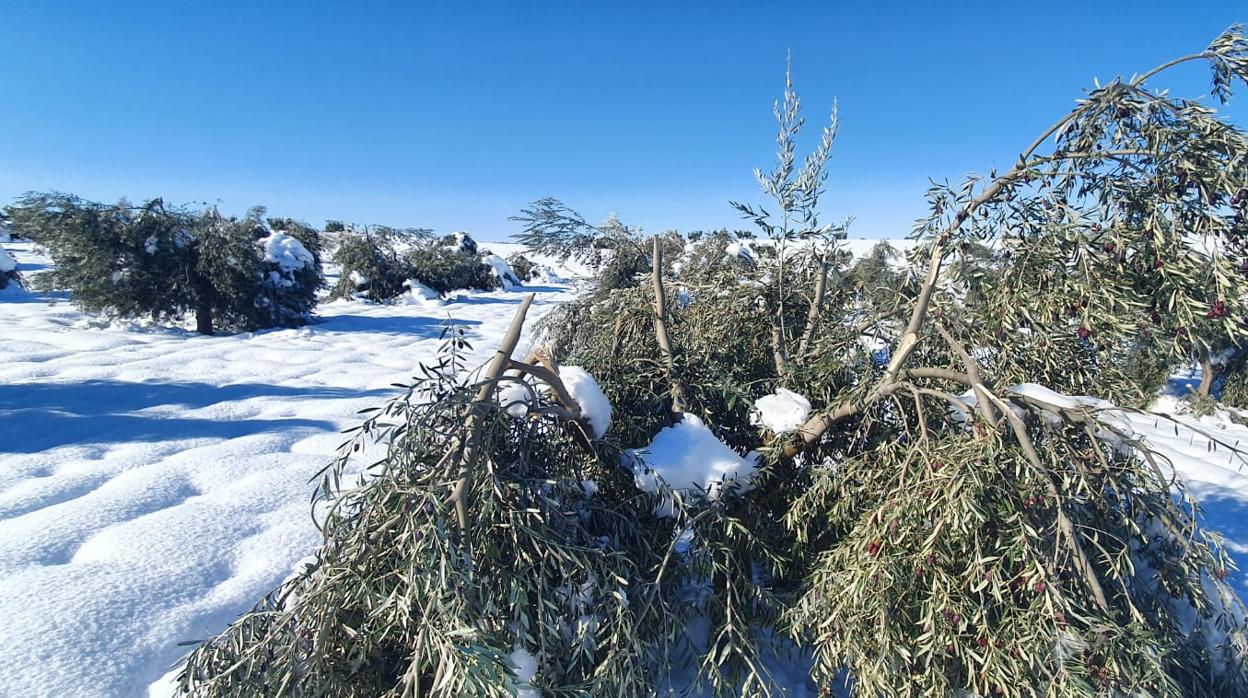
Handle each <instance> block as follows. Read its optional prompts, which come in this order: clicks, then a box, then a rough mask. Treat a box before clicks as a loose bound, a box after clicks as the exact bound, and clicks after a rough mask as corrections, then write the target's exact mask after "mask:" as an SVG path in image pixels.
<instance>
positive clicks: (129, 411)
mask: <svg viewBox="0 0 1248 698" xmlns="http://www.w3.org/2000/svg"><path fill="white" fill-rule="evenodd" d="M868 242H869V243H870V244H867V243H868ZM874 242H875V241H864V242H863V243H862V244H860V245H858V246H857V247H862V248H863V250H861V251H859V250H857V249H855V251H858V252H859V253H861V252H863V251H866V250H869V249H870V246H871V245H873V244H874ZM4 247H5V249H7V250H8V251H10V252H11V253H12V254H13V256H14V257H15V258H16V260H17V262H18V264H19V271H21V272H22V273H24V274H26V275H27V277H28V278H29V276H30V274H32V273H36V272H38V271H39V270H40V269H41V268H43V267H44V266H45V265H46V264H47V261H46V260H45V259H43V258H41V257H40V256H39V255H38V254H36V253H35V251H34V250H32V248H31V246H30V245H28V244H22V243H5V246H4ZM481 247H482V248H483V249H491V250H493V251H494V252H496V253H497V254H499V255H502V256H506V255H508V254H510V253H511V252H514V251H516V250H517V249H518V247H517V246H516V245H511V244H492V243H482V244H481ZM524 291H535V292H536V293H537V299H536V302H535V305H534V308H533V310H532V311H530V316H529V317H530V323H529V324H530V326H532V320H533V319H535V318H536V317H537V316H540V315H541V314H542V313H544V312H546V311H547V310H549V309H550V308H551V307H552V305H553V304H555V303H558V302H560V301H561V300H564V299H566V298H568V297H569V295H570V293H571V292H572V291H571V289H570V287H568V286H566V285H562V284H559V285H547V286H538V287H531V288H528V289H524ZM521 297H522V292H521V291H519V290H517V291H510V292H509V291H498V292H492V293H463V294H459V295H457V296H455V297H453V298H452V299H451V300H449V301H447V302H443V303H440V304H429V303H420V302H415V303H412V304H408V305H395V306H378V305H369V304H365V303H359V302H335V303H329V304H324V305H322V306H320V308H319V309H318V314H319V315H320V317H321V322H319V323H317V324H314V325H310V326H307V327H303V328H299V329H291V330H275V331H268V332H257V333H251V334H243V335H234V336H219V337H200V336H196V335H193V334H190V333H187V332H184V331H181V330H170V329H153V328H145V327H141V326H137V325H136V326H122V325H118V324H112V325H108V324H103V323H99V322H98V321H95V320H93V319H92V318H91V317H89V316H87V315H84V314H82V313H79V312H77V311H76V310H74V309H73V308H72V307H71V306H70V305H69V304H68V303H67V302H65V300H64V298H63V297H62V298H59V299H54V300H57V302H56V303H55V304H51V305H50V304H49V303H48V300H49V299H48V298H47V297H45V296H40V295H37V294H32V293H28V292H26V291H23V290H21V289H17V288H13V287H11V288H9V289H6V290H3V291H0V625H2V627H3V628H4V633H3V639H2V640H0V676H2V677H3V680H2V681H0V695H4V696H10V695H11V696H23V697H25V696H57V697H60V696H142V695H144V694H145V693H146V691H147V687H148V686H149V684H151V683H152V682H154V681H156V680H157V679H158V678H159V677H161V676H162V675H164V674H166V672H167V671H168V670H169V669H170V667H171V665H172V664H173V663H174V662H175V661H176V660H177V659H178V658H179V657H180V656H181V655H183V654H184V653H185V652H186V650H187V648H186V647H183V646H180V645H179V643H180V642H185V641H195V640H198V639H201V638H203V637H205V636H207V635H209V634H211V633H214V632H217V631H219V630H221V629H222V628H223V627H224V626H225V625H226V624H227V623H229V622H230V621H231V620H232V619H233V618H235V617H236V616H237V615H238V614H239V613H240V612H242V611H244V610H245V609H246V608H248V607H249V606H250V605H251V604H252V603H254V602H255V601H256V600H257V599H259V598H260V597H261V595H263V594H264V593H265V592H266V591H268V590H269V589H270V588H272V587H273V586H275V585H276V584H277V583H279V582H280V581H281V580H282V579H284V578H285V577H286V576H287V575H288V574H289V573H290V571H291V569H292V568H293V567H294V565H295V564H296V562H297V561H298V560H299V559H300V558H302V557H304V556H305V555H307V554H309V553H310V552H312V551H313V550H314V549H315V547H316V546H317V544H318V542H319V534H318V531H317V529H316V528H315V526H314V525H313V522H312V520H311V518H310V516H309V501H310V498H311V495H312V491H313V489H314V483H311V482H309V478H310V477H311V476H313V475H314V474H315V473H316V472H317V471H318V470H319V469H320V468H321V467H323V466H324V465H325V464H326V462H327V461H328V459H329V458H330V456H331V455H332V453H333V452H334V449H335V448H336V447H337V446H338V444H339V443H340V442H341V440H342V437H341V435H340V434H339V433H338V432H339V431H340V430H341V429H343V428H345V427H348V426H353V425H355V424H357V423H358V422H359V421H360V418H359V416H358V415H357V414H356V411H357V410H359V409H361V408H364V407H370V406H375V405H377V404H379V403H381V402H383V401H384V400H386V399H387V398H388V397H389V396H391V395H393V394H395V389H394V388H392V387H391V383H394V382H398V381H403V380H405V379H407V378H408V377H409V376H410V375H411V374H412V372H413V369H414V368H415V367H416V365H417V364H418V363H420V362H422V361H427V360H429V359H430V358H431V357H432V356H433V355H434V352H435V351H436V347H437V345H438V336H439V333H440V331H441V329H442V327H443V323H444V322H445V321H446V320H447V318H448V316H449V317H453V318H454V320H455V321H456V322H457V323H459V324H460V325H461V326H463V327H465V328H466V330H467V332H468V338H469V341H470V342H471V343H472V344H473V346H474V349H475V351H476V352H477V354H478V355H479V357H480V358H481V360H484V359H485V358H486V357H487V356H488V354H489V353H490V352H492V351H493V349H494V347H495V346H496V344H497V342H498V340H499V338H500V337H501V335H502V332H503V331H504V329H505V328H506V325H507V323H508V322H509V320H510V318H511V316H512V314H513V313H514V311H515V309H516V304H517V303H518V302H519V301H520V299H521ZM790 402H792V400H790ZM784 406H785V407H794V406H793V405H788V404H787V403H786V405H784ZM1159 406H1160V407H1162V408H1164V409H1174V408H1175V403H1174V401H1173V400H1168V401H1167V400H1165V399H1163V401H1161V403H1159ZM798 407H800V405H798ZM789 411H795V412H797V411H801V410H796V408H794V409H793V410H789ZM768 414H771V413H770V412H768ZM764 416H766V415H764ZM772 416H775V417H776V418H777V419H778V418H779V416H777V415H772ZM782 416H785V418H786V419H788V420H789V421H793V420H795V419H798V417H796V416H790V415H787V413H786V415H782ZM1180 419H1181V420H1185V421H1187V422H1188V423H1192V424H1196V423H1197V422H1199V424H1198V426H1199V427H1200V428H1201V429H1204V430H1206V431H1208V432H1209V433H1211V434H1213V435H1215V436H1216V437H1217V438H1219V439H1222V440H1223V441H1225V442H1227V443H1238V444H1240V445H1243V446H1246V447H1248V428H1245V427H1243V426H1240V425H1236V424H1233V423H1232V422H1231V421H1230V420H1229V419H1228V418H1227V416H1226V415H1225V414H1223V415H1221V416H1215V417H1208V418H1204V419H1201V420H1196V419H1194V418H1190V417H1181V418H1180ZM1130 420H1131V423H1132V426H1133V428H1134V429H1135V430H1136V431H1137V432H1138V433H1141V434H1147V435H1148V437H1149V439H1150V440H1151V441H1152V442H1153V444H1154V446H1155V447H1157V448H1159V449H1161V450H1162V452H1163V453H1165V454H1166V455H1167V456H1169V457H1171V458H1172V459H1173V461H1174V463H1175V465H1176V467H1177V468H1178V470H1179V471H1180V473H1181V474H1182V475H1183V476H1184V477H1185V478H1186V479H1187V481H1188V482H1189V484H1190V485H1191V487H1192V490H1193V491H1194V492H1195V493H1196V494H1197V495H1198V496H1199V497H1200V499H1201V501H1202V502H1203V503H1204V505H1205V507H1206V515H1205V520H1206V522H1207V523H1208V524H1209V525H1210V526H1211V527H1213V528H1214V529H1216V530H1219V531H1221V532H1222V533H1223V534H1225V536H1226V539H1227V544H1228V547H1229V549H1230V551H1231V552H1232V553H1233V555H1234V557H1235V558H1236V560H1237V561H1238V563H1239V564H1240V565H1241V567H1243V566H1248V473H1246V472H1245V471H1244V470H1241V469H1240V468H1239V466H1238V463H1237V462H1236V461H1235V460H1234V459H1232V457H1231V454H1230V453H1229V452H1227V450H1226V449H1225V448H1218V449H1214V450H1211V447H1210V443H1209V441H1208V439H1206V438H1205V437H1204V436H1201V435H1199V434H1197V433H1196V432H1193V431H1192V430H1190V429H1186V428H1183V427H1181V426H1176V425H1175V424H1174V423H1173V422H1171V421H1169V420H1165V419H1162V418H1159V417H1152V416H1139V415H1133V416H1130ZM1233 579H1234V583H1235V585H1236V587H1237V588H1238V590H1239V591H1240V592H1241V594H1244V595H1246V596H1248V584H1245V575H1244V574H1243V573H1237V574H1236V576H1235V577H1234V578H1233Z"/></svg>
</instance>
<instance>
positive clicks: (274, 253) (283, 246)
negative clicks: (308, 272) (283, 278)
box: [260, 231, 316, 272]
mask: <svg viewBox="0 0 1248 698" xmlns="http://www.w3.org/2000/svg"><path fill="white" fill-rule="evenodd" d="M260 244H262V245H263V246H264V261H266V262H269V263H271V264H276V265H277V267H278V269H281V270H282V271H284V272H290V271H295V270H298V269H305V268H307V267H310V266H313V265H315V264H316V258H315V257H313V256H312V253H311V252H309V251H308V248H306V247H304V246H303V243H302V242H299V240H298V238H294V237H291V236H290V235H287V234H286V233H279V232H276V231H274V232H273V233H270V234H269V236H268V237H266V238H264V239H263V240H261V241H260Z"/></svg>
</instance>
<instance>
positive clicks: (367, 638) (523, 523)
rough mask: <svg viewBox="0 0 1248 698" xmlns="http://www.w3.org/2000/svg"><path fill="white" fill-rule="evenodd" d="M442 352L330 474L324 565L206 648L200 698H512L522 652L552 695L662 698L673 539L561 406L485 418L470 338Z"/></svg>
mask: <svg viewBox="0 0 1248 698" xmlns="http://www.w3.org/2000/svg"><path fill="white" fill-rule="evenodd" d="M443 338H444V343H443V346H442V350H441V352H440V355H439V358H438V361H437V362H436V363H434V364H432V365H427V366H422V367H421V368H420V375H419V376H418V377H417V378H415V379H414V380H413V381H412V382H411V383H410V384H408V385H406V386H403V388H404V392H403V394H402V395H401V396H400V397H399V398H397V399H395V400H393V401H391V402H389V403H388V404H386V405H384V406H383V407H380V408H373V409H369V410H367V411H366V414H367V418H366V421H365V422H364V423H363V424H362V425H361V426H360V427H359V428H357V429H354V430H352V431H351V434H350V438H349V441H348V442H347V443H345V444H344V445H343V446H342V447H341V449H340V452H339V457H338V458H337V459H336V460H335V462H334V463H333V464H332V465H331V466H330V467H328V468H327V469H326V470H325V471H324V474H323V479H322V481H321V490H320V495H321V503H322V504H324V505H325V506H326V507H327V508H326V509H325V511H326V512H327V513H326V514H325V517H324V519H323V521H324V523H323V531H324V534H325V543H324V545H323V546H322V547H321V549H320V550H319V551H318V553H317V555H316V561H315V563H314V564H312V565H310V566H308V567H306V568H305V569H303V570H301V571H300V572H299V574H297V575H296V576H295V577H294V578H293V579H292V580H290V581H289V582H287V583H286V584H284V585H283V586H282V587H281V588H279V589H277V590H275V591H274V592H273V593H272V594H270V595H269V596H267V597H266V598H264V599H263V600H262V601H261V602H260V603H259V604H258V605H257V606H256V607H255V608H254V609H252V610H251V611H250V612H249V613H247V614H245V615H243V616H242V617H241V618H239V619H238V620H237V621H235V622H234V623H233V624H231V625H230V627H229V628H227V629H226V630H225V631H224V632H222V633H221V634H219V635H217V636H215V637H213V638H210V639H208V640H206V641H204V642H203V643H202V644H201V645H200V646H199V647H198V648H196V649H195V651H194V652H193V653H192V654H191V655H190V656H189V657H188V660H187V663H186V665H185V667H184V668H183V671H182V672H181V675H180V677H179V681H180V684H181V687H182V689H183V690H184V691H185V692H186V693H187V694H189V695H195V696H230V697H231V698H232V697H234V696H273V695H297V696H305V695H333V696H348V697H349V696H361V697H363V696H369V697H372V696H415V695H419V696H445V697H447V698H450V697H451V696H455V697H458V696H488V697H497V698H504V697H506V696H512V695H515V690H516V683H517V676H516V674H517V672H518V671H519V670H520V669H521V667H519V666H517V665H516V663H515V662H514V661H513V659H512V657H513V656H517V655H521V654H523V655H527V656H531V657H534V658H536V662H535V664H536V676H535V677H534V678H532V680H531V682H532V684H533V685H534V686H535V687H536V688H537V689H538V690H542V691H543V692H546V693H548V694H550V695H646V694H648V693H650V692H652V691H653V690H654V688H655V687H656V686H657V685H658V684H659V682H660V681H661V679H662V678H663V677H664V675H665V673H666V671H667V670H668V661H669V660H668V655H669V654H673V653H674V649H675V648H676V647H678V646H679V643H680V642H681V631H682V628H681V626H680V625H678V623H677V620H678V619H677V618H676V617H675V616H674V615H673V613H672V611H671V609H670V608H669V606H668V604H667V602H666V600H665V598H664V597H663V595H662V594H660V593H659V590H660V588H664V589H667V588H670V586H671V585H670V584H669V585H667V586H666V587H660V586H658V585H651V584H647V583H646V580H647V579H648V577H649V575H650V574H651V572H652V570H653V569H654V568H655V567H657V566H658V565H659V564H660V556H661V555H662V550H663V548H662V545H663V542H664V535H665V534H666V533H668V531H667V530H666V529H667V528H668V526H655V525H654V519H653V518H652V517H649V516H647V513H646V512H647V508H648V507H649V506H650V501H649V500H648V499H646V498H644V497H640V496H638V495H637V494H636V492H635V489H634V487H633V482H632V476H631V474H629V473H627V472H625V471H624V470H623V469H621V468H619V467H618V465H617V459H618V456H619V454H618V451H617V450H615V449H614V448H612V447H611V446H610V445H609V444H606V443H596V444H595V445H594V447H593V448H591V449H588V450H587V449H586V448H584V446H583V445H577V443H576V442H575V439H574V438H573V437H572V434H571V432H570V431H569V429H570V428H572V427H574V425H573V424H572V423H571V422H570V421H569V420H567V419H565V418H563V417H561V416H559V415H558V414H557V413H556V412H555V411H553V410H552V408H553V404H552V403H551V402H550V401H549V394H548V393H543V392H535V393H534V394H533V396H532V400H531V401H530V402H529V403H528V409H527V410H525V411H523V413H522V414H519V415H511V414H508V413H507V411H506V409H505V408H504V407H503V406H500V405H498V404H497V402H496V401H495V400H493V399H490V400H487V401H484V402H478V401H474V399H473V397H472V396H473V395H475V394H477V391H478V390H479V388H481V387H482V384H479V383H476V382H474V381H473V380H472V379H471V378H470V377H468V376H467V374H466V372H465V366H464V364H463V355H464V353H465V352H466V351H468V350H469V349H470V347H468V346H467V344H466V342H465V341H464V337H463V332H462V330H461V329H457V328H449V329H448V331H447V332H446V333H445V334H444V337H443ZM472 414H476V415H477V416H479V417H481V418H482V419H481V421H480V422H479V424H480V425H481V431H479V432H476V435H475V436H474V440H473V453H475V454H476V456H475V457H474V462H475V463H477V464H478V467H474V468H472V469H471V473H470V478H469V481H468V485H467V491H468V492H469V494H470V496H471V501H472V503H473V505H472V509H471V519H470V521H469V523H468V525H467V526H466V527H465V528H462V529H461V528H460V527H459V526H458V525H457V524H456V520H455V511H454V507H453V506H452V505H451V503H449V502H448V500H447V497H446V491H445V490H446V483H447V482H448V481H453V480H454V479H455V478H457V477H458V476H459V473H460V472H461V471H460V463H459V460H458V458H455V457H449V456H448V454H452V455H453V454H457V453H460V452H461V451H460V450H459V445H460V444H459V442H458V441H457V439H460V438H463V437H465V432H464V430H463V425H464V424H465V422H466V420H467V419H468V418H469V417H470V415H472ZM377 443H382V444H386V445H388V452H387V454H386V455H385V457H384V458H382V459H381V460H380V461H378V462H376V463H373V464H371V467H369V468H368V471H367V474H368V477H367V478H365V479H364V480H362V481H359V482H358V484H357V480H356V479H355V478H354V477H353V476H351V475H349V471H350V470H351V469H353V468H354V467H355V464H354V460H353V458H354V457H355V456H356V455H357V454H359V453H361V452H362V451H364V450H365V449H368V448H369V447H371V446H373V445H374V444H377ZM586 481H589V482H593V483H595V485H596V487H595V488H593V489H591V488H588V487H586V486H584V485H583V484H582V483H583V482H586Z"/></svg>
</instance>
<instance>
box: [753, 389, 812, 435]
mask: <svg viewBox="0 0 1248 698" xmlns="http://www.w3.org/2000/svg"><path fill="white" fill-rule="evenodd" d="M808 417H810V401H809V400H807V399H806V398H804V397H802V396H801V395H798V394H797V393H795V392H793V391H792V390H785V389H784V388H776V392H774V393H772V394H771V395H766V396H764V397H761V398H759V399H758V400H756V401H755V402H754V410H753V411H752V412H751V413H750V423H751V424H754V425H757V426H764V427H767V429H768V430H769V431H771V432H772V433H775V434H783V433H785V432H788V431H797V428H798V427H800V426H802V425H803V424H805V423H806V419H807V418H808Z"/></svg>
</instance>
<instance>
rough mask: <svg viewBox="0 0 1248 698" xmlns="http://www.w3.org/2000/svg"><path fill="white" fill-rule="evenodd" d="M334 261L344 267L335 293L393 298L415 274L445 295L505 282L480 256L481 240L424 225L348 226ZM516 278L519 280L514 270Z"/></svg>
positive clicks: (380, 298) (364, 298)
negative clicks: (441, 233)
mask: <svg viewBox="0 0 1248 698" xmlns="http://www.w3.org/2000/svg"><path fill="white" fill-rule="evenodd" d="M468 250H472V251H468ZM333 261H334V263H335V264H337V265H338V267H339V282H338V285H337V286H336V287H334V289H333V291H332V292H331V293H330V296H331V297H333V298H358V299H363V300H371V301H374V302H390V301H393V300H395V299H396V298H398V297H399V296H401V295H403V294H404V293H405V292H406V289H407V288H409V285H408V283H407V282H409V281H413V280H414V281H417V282H419V283H420V284H421V285H423V286H424V287H426V288H428V289H432V290H433V291H434V292H436V293H438V294H440V295H445V294H447V293H450V292H451V291H455V290H459V289H478V290H491V289H494V288H498V287H499V286H501V285H503V284H502V283H501V282H500V281H499V280H498V277H497V275H496V272H495V271H494V268H493V267H492V266H490V265H488V264H486V263H484V262H483V261H482V260H481V259H480V258H479V257H478V253H477V252H476V243H475V242H473V241H472V238H470V237H468V236H467V234H466V233H457V234H455V235H453V236H447V237H446V238H445V239H437V238H433V237H431V236H430V235H429V234H428V232H427V231H424V230H419V229H412V230H400V229H392V228H377V229H373V230H369V231H365V232H343V233H341V234H340V235H339V242H338V248H337V250H336V251H335V252H334V258H333ZM511 278H512V279H513V280H515V279H514V275H512V277H511ZM515 285H518V283H517V284H515Z"/></svg>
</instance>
